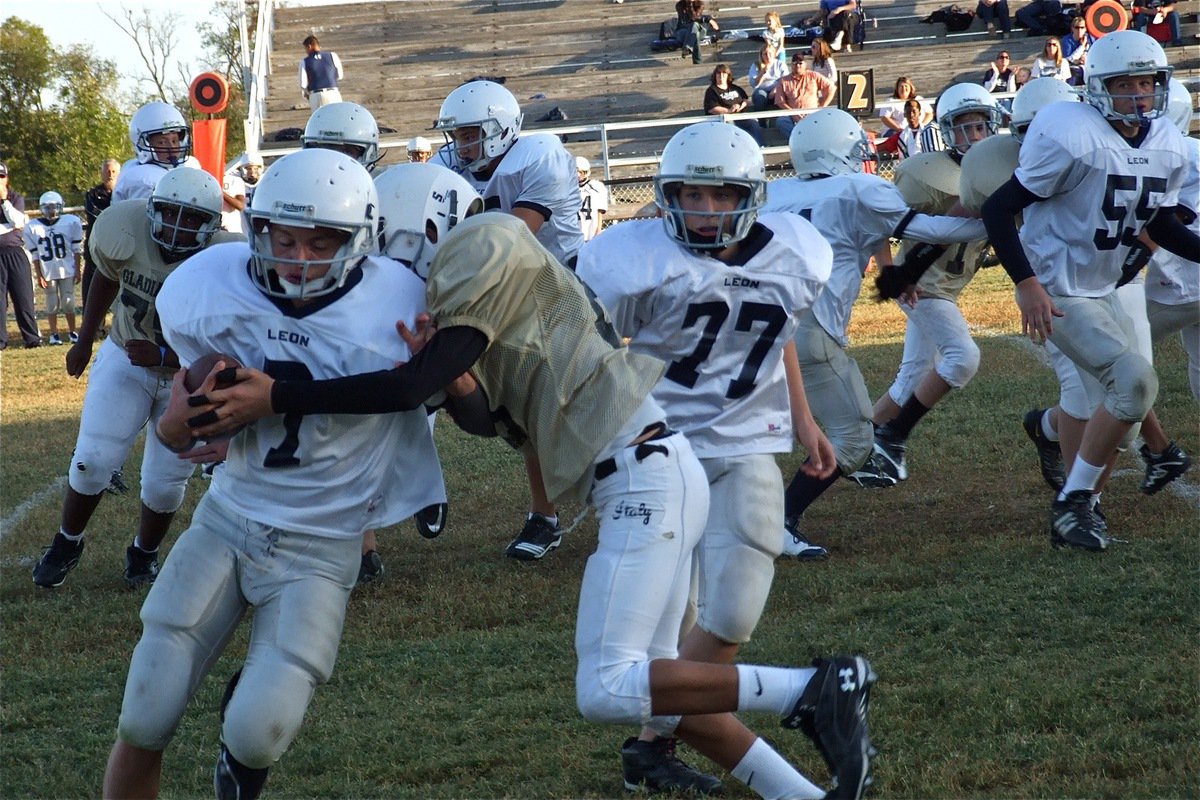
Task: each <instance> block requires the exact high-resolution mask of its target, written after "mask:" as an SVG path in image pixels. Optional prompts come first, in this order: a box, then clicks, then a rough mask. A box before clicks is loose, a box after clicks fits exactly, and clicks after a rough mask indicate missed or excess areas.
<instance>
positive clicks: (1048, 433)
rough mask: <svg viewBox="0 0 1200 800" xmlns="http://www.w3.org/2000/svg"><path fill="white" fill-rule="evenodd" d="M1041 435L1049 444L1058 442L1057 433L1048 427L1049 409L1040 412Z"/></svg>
mask: <svg viewBox="0 0 1200 800" xmlns="http://www.w3.org/2000/svg"><path fill="white" fill-rule="evenodd" d="M1042 435H1043V436H1045V437H1046V439H1048V440H1049V441H1051V442H1057V441H1058V431H1056V430H1054V428H1052V427H1050V409H1048V408H1047V409H1046V410H1045V411H1043V412H1042Z"/></svg>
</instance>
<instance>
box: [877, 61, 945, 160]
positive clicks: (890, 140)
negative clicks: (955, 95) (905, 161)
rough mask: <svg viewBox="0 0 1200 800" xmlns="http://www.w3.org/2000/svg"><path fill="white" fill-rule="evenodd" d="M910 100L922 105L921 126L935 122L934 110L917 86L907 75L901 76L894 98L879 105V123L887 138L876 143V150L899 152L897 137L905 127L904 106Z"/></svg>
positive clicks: (893, 91)
mask: <svg viewBox="0 0 1200 800" xmlns="http://www.w3.org/2000/svg"><path fill="white" fill-rule="evenodd" d="M909 100H916V101H917V102H919V103H920V104H921V124H922V125H927V124H929V123H930V122H933V108H932V107H931V106H930V105H929V103H928V102H926V100H925V98H924V97H921V95H919V94H917V87H916V84H914V83H913V82H912V79H911V78H909V77H908V76H907V75H901V76H900V77H899V78H896V86H895V88H893V89H892V96H891V98H889V99H888V100H887V101H886V102H884V103H880V104H879V121H880V122H882V123H883V127H884V133H885V134H886V136H885V138H884V139H883V140H882V141H878V142H876V143H875V149H876V150H878V151H879V152H881V153H895V152H897V147H898V140H897V138H896V137H898V136H899V135H900V132H901V131H903V130H904V127H905V117H904V104H905V103H906V102H907V101H909Z"/></svg>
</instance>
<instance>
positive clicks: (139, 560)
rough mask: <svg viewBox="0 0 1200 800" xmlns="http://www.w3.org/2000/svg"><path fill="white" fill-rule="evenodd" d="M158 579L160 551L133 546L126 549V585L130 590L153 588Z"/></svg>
mask: <svg viewBox="0 0 1200 800" xmlns="http://www.w3.org/2000/svg"><path fill="white" fill-rule="evenodd" d="M157 577H158V550H154V551H146V550H143V549H142V548H140V547H138V546H137V545H136V544H131V545H129V547H126V548H125V585H126V586H128V587H129V588H130V589H141V588H143V587H145V586H151V585H153V583H154V579H155V578H157Z"/></svg>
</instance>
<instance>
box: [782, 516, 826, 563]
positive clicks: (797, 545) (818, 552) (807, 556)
mask: <svg viewBox="0 0 1200 800" xmlns="http://www.w3.org/2000/svg"><path fill="white" fill-rule="evenodd" d="M797 524H798V523H797V522H796V521H794V520H793V521H791V522H785V523H784V525H783V555H785V556H787V557H788V558H795V559H797V560H799V561H817V560H819V559H822V558H829V551H828V550H826V549H825V548H824V547H821V545H819V544H813V543H812V542H810V541H808V540H807V539H805V538H804V537H803V536H801V535H800V533H799V531H797V530H796V527H797Z"/></svg>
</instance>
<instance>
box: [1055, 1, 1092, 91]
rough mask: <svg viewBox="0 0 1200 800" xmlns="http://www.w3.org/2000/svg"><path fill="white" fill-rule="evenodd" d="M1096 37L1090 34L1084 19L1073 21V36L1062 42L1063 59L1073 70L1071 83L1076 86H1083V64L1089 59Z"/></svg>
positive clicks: (1078, 18)
mask: <svg viewBox="0 0 1200 800" xmlns="http://www.w3.org/2000/svg"><path fill="white" fill-rule="evenodd" d="M1095 41H1096V37H1095V36H1092V34H1090V33H1088V29H1087V22H1085V21H1084V19H1083V17H1076V18H1075V19H1073V20H1071V35H1070V36H1064V37H1063V40H1062V54H1063V58H1065V59H1066V60H1067V66H1069V67H1070V68H1071V80H1070V83H1071V84H1073V85H1075V86H1082V85H1083V62H1084V60H1085V59H1086V58H1087V51H1088V48H1089V47H1091V46H1092V44H1093V43H1095Z"/></svg>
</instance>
